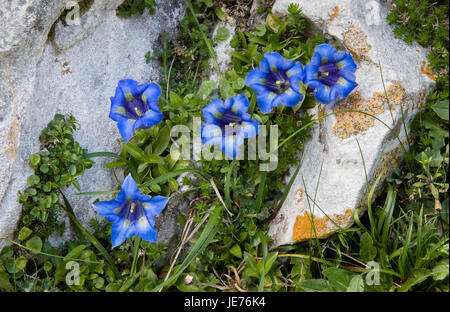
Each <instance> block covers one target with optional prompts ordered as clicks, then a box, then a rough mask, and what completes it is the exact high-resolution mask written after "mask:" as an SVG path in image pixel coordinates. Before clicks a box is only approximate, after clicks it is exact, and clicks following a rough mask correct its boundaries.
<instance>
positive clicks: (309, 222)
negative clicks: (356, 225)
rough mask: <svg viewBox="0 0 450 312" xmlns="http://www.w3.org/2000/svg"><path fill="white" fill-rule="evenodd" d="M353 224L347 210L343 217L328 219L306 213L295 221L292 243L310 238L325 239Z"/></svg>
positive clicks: (334, 216)
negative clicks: (339, 229) (333, 232)
mask: <svg viewBox="0 0 450 312" xmlns="http://www.w3.org/2000/svg"><path fill="white" fill-rule="evenodd" d="M352 222H353V213H352V210H351V209H347V210H346V211H345V214H344V215H337V214H334V215H333V218H332V219H330V218H329V217H328V216H325V217H322V218H316V217H314V216H313V215H312V214H310V213H309V212H308V211H306V212H305V213H304V214H303V215H299V216H297V217H296V219H295V224H294V229H293V233H292V241H293V242H300V241H303V240H305V239H310V238H325V237H327V236H328V235H330V234H331V232H332V231H335V230H336V229H338V228H343V227H346V226H348V225H349V224H351V223H352Z"/></svg>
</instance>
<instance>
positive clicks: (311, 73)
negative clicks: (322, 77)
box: [305, 63, 321, 89]
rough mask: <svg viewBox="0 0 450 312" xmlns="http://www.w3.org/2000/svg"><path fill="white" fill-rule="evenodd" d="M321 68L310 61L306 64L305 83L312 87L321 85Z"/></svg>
mask: <svg viewBox="0 0 450 312" xmlns="http://www.w3.org/2000/svg"><path fill="white" fill-rule="evenodd" d="M318 72H319V68H318V67H317V66H315V65H313V64H312V63H308V64H306V66H305V83H306V84H308V86H309V87H310V88H313V89H314V88H317V87H318V86H319V85H321V82H320V81H319V80H317V74H318Z"/></svg>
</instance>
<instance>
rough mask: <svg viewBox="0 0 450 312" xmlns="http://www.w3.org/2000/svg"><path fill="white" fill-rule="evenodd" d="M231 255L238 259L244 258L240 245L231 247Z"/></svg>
mask: <svg viewBox="0 0 450 312" xmlns="http://www.w3.org/2000/svg"><path fill="white" fill-rule="evenodd" d="M230 253H231V254H232V255H233V256H235V257H237V258H242V250H241V247H239V245H238V244H236V245H234V246H233V247H231V249H230Z"/></svg>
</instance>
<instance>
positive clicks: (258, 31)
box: [254, 24, 266, 37]
mask: <svg viewBox="0 0 450 312" xmlns="http://www.w3.org/2000/svg"><path fill="white" fill-rule="evenodd" d="M254 33H255V35H257V36H258V37H262V36H264V35H265V34H266V26H264V25H262V24H261V25H257V26H256V27H255V30H254Z"/></svg>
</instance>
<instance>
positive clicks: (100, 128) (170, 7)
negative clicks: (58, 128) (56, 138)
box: [0, 0, 184, 244]
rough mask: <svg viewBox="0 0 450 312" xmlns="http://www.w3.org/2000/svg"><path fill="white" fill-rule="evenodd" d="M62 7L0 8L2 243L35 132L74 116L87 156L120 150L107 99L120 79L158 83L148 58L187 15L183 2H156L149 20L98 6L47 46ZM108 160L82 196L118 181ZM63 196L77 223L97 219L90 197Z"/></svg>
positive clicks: (20, 4) (85, 181)
mask: <svg viewBox="0 0 450 312" xmlns="http://www.w3.org/2000/svg"><path fill="white" fill-rule="evenodd" d="M66 2H67V1H58V0H51V1H50V0H25V1H24V0H22V1H8V2H6V3H5V2H4V1H2V3H1V4H0V131H1V132H0V162H1V170H0V237H9V238H11V237H12V234H13V232H14V230H15V227H16V223H17V221H18V219H19V217H20V212H21V207H20V206H19V204H18V202H17V198H18V194H17V191H19V190H22V189H24V188H25V187H26V178H27V176H28V175H29V174H31V169H30V168H29V166H28V156H29V154H30V153H35V152H38V151H39V141H38V136H39V134H40V131H41V130H42V129H43V128H44V127H45V126H46V125H47V123H48V122H49V121H50V120H51V119H52V118H53V116H54V114H55V113H62V114H66V113H72V114H73V115H74V116H75V117H76V118H77V119H78V120H79V123H80V126H81V129H80V130H79V131H77V132H76V136H75V139H76V140H77V141H78V142H79V143H80V145H81V146H82V147H84V148H87V149H88V150H89V151H90V152H97V151H112V152H117V151H118V150H119V144H118V138H119V137H120V135H119V133H118V130H117V127H116V123H115V122H114V121H112V120H111V119H109V117H108V114H109V109H110V100H109V98H110V97H111V96H113V95H114V90H115V88H116V86H117V82H118V81H119V80H120V79H124V78H132V79H135V80H137V81H139V82H140V83H144V82H151V81H158V80H159V79H160V77H161V74H160V66H159V64H158V63H157V61H151V62H150V64H146V59H145V54H146V53H147V52H148V51H152V50H153V49H154V48H155V47H157V46H158V44H159V43H158V37H159V35H160V33H161V32H163V31H166V32H168V33H169V34H170V35H172V36H173V35H174V34H175V32H176V28H177V25H178V20H179V19H180V18H181V17H182V16H183V14H184V7H183V3H182V2H180V1H176V0H170V1H157V2H158V3H159V9H157V11H156V13H155V15H153V16H150V15H149V14H148V12H145V13H144V14H143V15H142V16H133V17H129V18H119V17H118V16H116V10H115V9H116V8H117V6H118V5H119V4H120V3H121V2H122V0H114V1H108V0H96V1H95V2H94V4H93V5H92V6H91V7H90V9H89V10H88V11H87V12H86V13H85V14H83V15H82V16H81V18H80V23H79V25H67V26H64V25H63V24H62V23H61V22H60V21H58V23H57V24H56V27H55V35H54V40H53V41H47V35H48V33H49V30H50V28H51V26H52V24H53V23H54V22H55V21H56V20H57V19H58V17H59V16H60V14H61V12H62V10H63V9H64V7H65V4H66ZM108 161H110V160H109V159H101V158H97V159H96V164H95V165H94V166H93V167H92V168H91V169H89V170H87V171H86V173H85V174H84V175H83V176H82V177H81V178H80V180H79V182H80V185H81V189H82V191H96V190H110V189H113V188H114V187H116V186H117V185H119V184H120V183H121V182H122V180H121V179H120V177H119V179H117V178H116V177H115V176H114V174H113V172H112V170H111V169H105V168H103V164H104V163H106V162H108ZM67 192H68V193H69V196H68V197H69V200H70V201H71V203H72V205H73V207H74V210H75V214H76V215H77V217H78V218H79V219H80V220H81V221H82V223H84V224H87V223H88V221H89V220H90V219H91V218H95V217H98V216H97V215H96V214H95V212H94V210H93V209H92V208H91V204H92V202H93V201H94V200H95V197H93V196H76V195H73V194H74V193H76V191H75V190H74V189H73V188H70V189H69V190H68V191H67ZM103 199H105V200H106V199H109V198H108V197H105V198H103ZM66 224H68V222H66ZM70 235H71V234H70V233H69V232H66V233H65V234H64V235H63V238H62V239H67V238H68V237H70ZM59 241H60V240H59V239H57V238H55V239H54V240H53V243H55V244H56V243H58V242H59ZM0 244H2V243H1V242H0Z"/></svg>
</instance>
